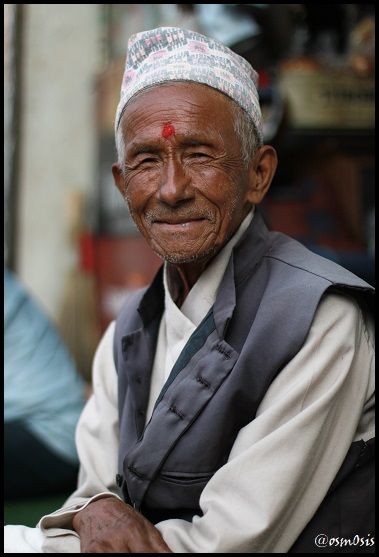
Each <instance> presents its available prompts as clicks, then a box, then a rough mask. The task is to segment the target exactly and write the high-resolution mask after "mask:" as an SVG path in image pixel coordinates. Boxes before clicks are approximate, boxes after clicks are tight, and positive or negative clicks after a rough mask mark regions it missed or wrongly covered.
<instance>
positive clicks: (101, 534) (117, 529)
mask: <svg viewBox="0 0 379 557" xmlns="http://www.w3.org/2000/svg"><path fill="white" fill-rule="evenodd" d="M113 334H114V323H112V324H111V325H110V326H109V328H108V330H107V331H106V333H105V335H104V337H103V339H102V340H101V342H100V344H99V347H98V350H97V351H96V355H95V359H94V366H93V381H92V383H93V395H92V396H91V398H90V400H89V401H88V402H87V404H86V407H85V409H84V410H83V413H82V415H81V417H80V420H79V423H78V427H77V431H76V443H77V448H78V454H79V459H80V472H79V480H78V488H77V490H76V491H75V492H74V493H73V494H72V495H71V496H70V497H69V499H68V500H67V501H66V502H65V504H64V506H63V508H62V509H60V510H58V511H56V512H55V513H52V514H50V515H46V516H45V517H43V518H42V519H41V521H40V523H39V524H40V527H41V529H42V531H43V532H44V534H45V535H46V536H47V537H48V538H50V540H48V541H47V543H46V542H45V545H44V552H50V551H47V549H49V548H50V546H51V543H52V544H53V545H52V546H51V548H52V547H53V546H54V547H55V549H59V548H61V549H62V551H63V552H65V551H64V546H65V544H66V549H67V543H66V542H67V541H68V539H67V534H66V535H65V536H64V538H62V534H63V532H62V529H66V530H72V535H71V538H72V536H75V537H76V536H77V535H79V537H80V552H81V553H93V552H95V553H99V552H100V553H102V552H105V553H114V552H116V553H118V552H123V553H139V552H141V553H142V552H143V553H150V552H154V553H169V552H170V549H169V548H168V546H167V545H166V543H165V542H164V540H163V538H162V536H161V534H160V532H159V531H158V530H157V529H156V528H155V527H154V526H153V525H152V524H151V523H150V522H149V521H148V520H147V519H145V518H144V517H143V516H142V515H141V514H140V513H138V512H137V511H135V510H134V509H133V508H132V507H130V505H126V504H125V503H124V502H123V501H122V500H121V499H120V498H119V496H118V495H117V487H116V484H115V478H116V473H117V457H118V404H117V372H116V369H115V366H114V362H113V352H112V346H113ZM54 538H55V540H54ZM54 541H55V542H56V543H54ZM61 543H62V545H60V544H61ZM70 543H71V544H73V547H75V540H74V539H71V540H70Z"/></svg>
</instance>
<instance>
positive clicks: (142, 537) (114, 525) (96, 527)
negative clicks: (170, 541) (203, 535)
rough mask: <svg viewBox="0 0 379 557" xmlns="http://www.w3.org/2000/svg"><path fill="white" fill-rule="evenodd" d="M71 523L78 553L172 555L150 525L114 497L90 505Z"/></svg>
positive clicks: (157, 531)
mask: <svg viewBox="0 0 379 557" xmlns="http://www.w3.org/2000/svg"><path fill="white" fill-rule="evenodd" d="M72 524H73V528H74V530H75V531H76V532H77V533H78V534H79V536H80V552H81V553H172V551H171V550H170V548H169V547H168V546H167V544H166V543H165V541H164V540H163V538H162V536H161V534H160V532H159V530H157V529H156V528H155V526H154V525H153V524H151V522H149V521H148V520H147V519H146V518H144V517H143V516H142V515H141V514H140V513H139V512H137V511H135V510H134V509H133V508H132V507H131V506H130V505H126V504H125V503H123V502H122V501H120V500H119V499H116V498H115V497H106V498H104V499H98V500H97V501H94V502H93V503H90V504H89V505H87V507H85V509H83V510H82V511H79V512H78V513H77V514H76V515H75V517H74V519H73V522H72Z"/></svg>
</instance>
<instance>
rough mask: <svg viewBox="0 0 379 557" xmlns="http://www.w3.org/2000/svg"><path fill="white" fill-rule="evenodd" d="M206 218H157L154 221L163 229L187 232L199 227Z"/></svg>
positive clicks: (154, 223)
mask: <svg viewBox="0 0 379 557" xmlns="http://www.w3.org/2000/svg"><path fill="white" fill-rule="evenodd" d="M206 220H208V219H205V218H203V217H201V218H193V217H190V218H188V217H187V218H173V219H162V220H160V219H157V220H154V221H153V223H152V224H153V226H154V225H155V226H158V227H159V228H160V229H161V230H167V231H170V232H187V231H189V230H195V229H196V228H199V226H201V225H202V224H203V223H204V222H205V221H206Z"/></svg>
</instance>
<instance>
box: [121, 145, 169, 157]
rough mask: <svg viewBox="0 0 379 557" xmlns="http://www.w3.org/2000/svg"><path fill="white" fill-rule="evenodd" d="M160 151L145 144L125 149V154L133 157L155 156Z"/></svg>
mask: <svg viewBox="0 0 379 557" xmlns="http://www.w3.org/2000/svg"><path fill="white" fill-rule="evenodd" d="M160 150H161V149H160V148H159V147H158V146H156V145H151V144H147V143H146V144H141V145H134V146H133V145H132V146H131V147H130V148H129V149H127V151H128V153H127V154H128V155H132V156H134V157H136V156H137V155H143V154H144V153H150V154H153V155H156V154H158V153H159V152H160Z"/></svg>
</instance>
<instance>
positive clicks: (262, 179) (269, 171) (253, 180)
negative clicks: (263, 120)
mask: <svg viewBox="0 0 379 557" xmlns="http://www.w3.org/2000/svg"><path fill="white" fill-rule="evenodd" d="M277 165H278V157H277V155H276V151H275V149H274V147H271V145H263V147H260V148H259V149H257V152H256V153H255V155H254V157H253V159H252V161H251V163H250V168H249V179H250V187H249V191H248V194H247V200H248V201H249V202H250V203H252V204H253V205H258V204H259V203H261V201H262V200H263V198H264V197H265V195H266V193H267V192H268V190H269V187H270V185H271V182H272V179H273V177H274V175H275V172H276V167H277Z"/></svg>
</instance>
